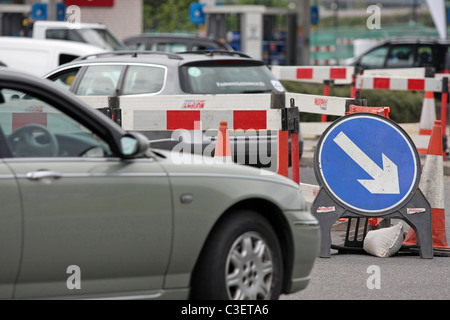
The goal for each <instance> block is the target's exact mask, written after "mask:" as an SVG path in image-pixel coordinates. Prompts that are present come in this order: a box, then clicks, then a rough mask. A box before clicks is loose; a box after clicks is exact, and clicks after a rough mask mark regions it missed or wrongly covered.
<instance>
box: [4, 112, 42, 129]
mask: <svg viewBox="0 0 450 320" xmlns="http://www.w3.org/2000/svg"><path fill="white" fill-rule="evenodd" d="M27 124H40V125H43V126H44V127H46V126H47V114H46V113H13V114H12V130H13V131H14V130H17V129H19V128H21V127H23V126H26V125H27Z"/></svg>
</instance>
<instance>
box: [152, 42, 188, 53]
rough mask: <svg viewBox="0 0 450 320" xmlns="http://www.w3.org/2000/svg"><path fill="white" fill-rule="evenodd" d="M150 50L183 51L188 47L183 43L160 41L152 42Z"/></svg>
mask: <svg viewBox="0 0 450 320" xmlns="http://www.w3.org/2000/svg"><path fill="white" fill-rule="evenodd" d="M150 50H151V51H163V52H183V51H187V50H188V47H187V45H186V44H185V43H177V42H162V43H154V44H153V45H152V46H151V48H150Z"/></svg>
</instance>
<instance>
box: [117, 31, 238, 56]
mask: <svg viewBox="0 0 450 320" xmlns="http://www.w3.org/2000/svg"><path fill="white" fill-rule="evenodd" d="M123 42H124V43H125V45H126V46H127V47H128V48H129V49H130V50H144V51H146V50H148V51H165V52H184V51H195V50H226V51H234V50H233V48H232V47H231V46H230V45H229V44H228V43H227V42H226V41H218V40H215V39H209V38H202V37H197V36H191V35H180V34H159V33H144V34H141V35H136V36H131V37H128V38H125V39H123Z"/></svg>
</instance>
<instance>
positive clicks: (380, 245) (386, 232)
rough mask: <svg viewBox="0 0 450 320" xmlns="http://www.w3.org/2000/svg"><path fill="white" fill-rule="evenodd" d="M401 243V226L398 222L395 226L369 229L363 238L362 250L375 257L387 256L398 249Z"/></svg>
mask: <svg viewBox="0 0 450 320" xmlns="http://www.w3.org/2000/svg"><path fill="white" fill-rule="evenodd" d="M402 243H403V226H402V224H401V223H400V222H399V223H398V224H396V225H395V226H392V227H389V228H382V229H378V230H371V231H369V232H368V233H367V234H366V237H365V238H364V244H363V248H364V250H365V251H366V252H367V253H369V254H372V255H374V256H377V257H381V258H387V257H390V256H392V255H394V254H395V253H397V251H398V250H400V248H401V246H402Z"/></svg>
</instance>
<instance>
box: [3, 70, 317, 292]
mask: <svg viewBox="0 0 450 320" xmlns="http://www.w3.org/2000/svg"><path fill="white" fill-rule="evenodd" d="M0 88H1V96H0V98H1V99H0V201H1V203H2V208H1V211H0V212H1V216H0V219H1V221H0V257H1V258H0V259H1V269H2V271H1V272H0V298H6V299H10V298H16V299H23V298H83V299H89V298H115V299H116V298H135V299H138V298H139V299H141V298H149V299H150V298H152V299H158V298H159V299H187V298H189V299H277V298H278V297H279V295H280V294H282V293H291V292H295V291H298V290H301V289H304V288H305V287H306V286H307V285H308V282H309V281H310V274H311V270H312V268H313V265H314V261H315V259H316V256H317V254H318V250H319V241H320V240H319V232H320V231H319V226H318V222H317V220H316V219H315V218H314V217H313V216H312V215H311V214H310V212H309V210H308V209H307V206H306V204H305V201H304V198H303V196H302V193H301V191H300V188H299V186H298V185H297V184H295V183H293V182H292V181H290V180H289V179H287V178H284V177H282V176H280V175H276V174H273V173H271V172H268V171H265V170H263V169H256V168H251V167H248V166H243V165H237V164H217V163H213V162H211V158H202V157H197V156H192V155H180V154H174V153H172V152H169V151H163V150H156V149H150V148H149V144H148V140H147V139H145V138H144V137H143V136H141V135H140V134H137V133H132V132H125V131H123V130H122V129H121V128H120V127H119V126H118V125H116V124H115V123H114V122H113V121H111V120H110V119H109V118H107V117H106V116H104V115H103V114H101V113H100V112H98V111H97V110H94V109H92V108H91V107H89V106H87V105H86V104H84V103H82V102H81V101H80V100H79V99H78V98H77V97H76V96H74V95H73V94H71V93H69V92H68V91H67V90H63V89H60V88H58V87H57V86H56V85H54V84H52V83H50V82H48V81H45V80H41V79H35V78H32V77H30V76H29V75H22V74H20V73H15V72H12V71H0ZM180 160H181V161H180Z"/></svg>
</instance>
